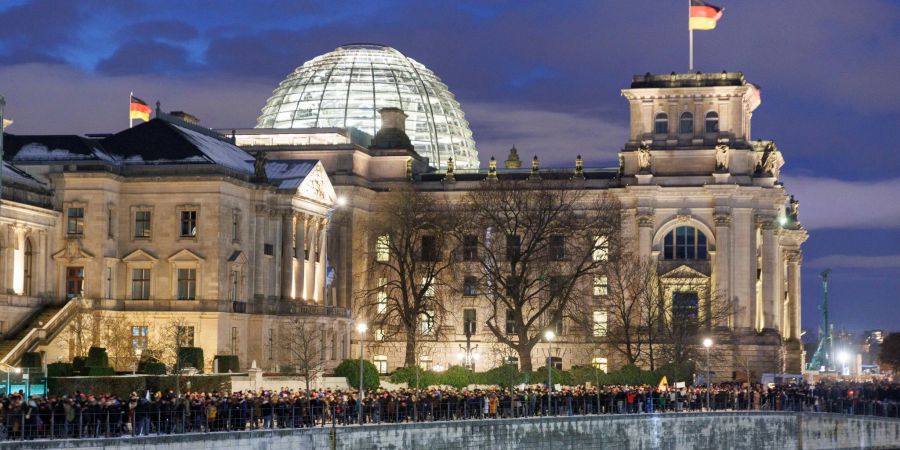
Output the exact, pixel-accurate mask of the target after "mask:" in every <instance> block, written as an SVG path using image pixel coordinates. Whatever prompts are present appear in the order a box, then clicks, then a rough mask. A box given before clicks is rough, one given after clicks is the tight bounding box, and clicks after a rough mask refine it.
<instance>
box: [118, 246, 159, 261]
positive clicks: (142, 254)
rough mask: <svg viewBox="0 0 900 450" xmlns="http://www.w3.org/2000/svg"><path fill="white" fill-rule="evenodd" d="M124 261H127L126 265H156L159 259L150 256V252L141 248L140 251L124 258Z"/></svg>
mask: <svg viewBox="0 0 900 450" xmlns="http://www.w3.org/2000/svg"><path fill="white" fill-rule="evenodd" d="M122 261H125V262H126V263H133V262H152V263H155V262H157V261H159V258H157V257H155V256H153V255H152V254H150V253H149V252H147V251H145V250H143V249H140V248H139V249H137V250H135V251H133V252H131V253H129V254H128V255H127V256H125V257H124V258H122Z"/></svg>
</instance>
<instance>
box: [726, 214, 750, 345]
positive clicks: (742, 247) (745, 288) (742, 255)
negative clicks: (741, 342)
mask: <svg viewBox="0 0 900 450" xmlns="http://www.w3.org/2000/svg"><path fill="white" fill-rule="evenodd" d="M751 217H752V216H751V212H750V211H749V210H747V209H732V211H731V219H732V226H731V229H730V231H731V233H729V234H730V235H731V236H730V237H731V241H732V250H733V251H732V252H731V261H732V263H731V266H732V272H731V273H730V275H731V274H733V276H730V280H729V281H730V283H731V299H732V301H733V302H734V303H735V307H736V308H737V323H736V326H737V328H743V329H746V330H751V329H753V328H754V327H755V324H756V322H755V318H756V289H755V288H756V227H755V224H753V222H752V221H751ZM717 242H718V240H717Z"/></svg>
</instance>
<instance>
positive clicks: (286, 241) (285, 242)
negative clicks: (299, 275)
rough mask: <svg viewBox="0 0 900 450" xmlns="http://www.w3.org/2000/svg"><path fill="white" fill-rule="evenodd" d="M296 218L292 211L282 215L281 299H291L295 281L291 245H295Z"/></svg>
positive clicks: (284, 212)
mask: <svg viewBox="0 0 900 450" xmlns="http://www.w3.org/2000/svg"><path fill="white" fill-rule="evenodd" d="M293 225H294V216H293V214H292V213H291V212H290V211H283V212H282V213H281V298H282V299H289V298H291V294H292V292H291V288H292V287H293V281H294V258H291V254H292V253H293V252H292V251H291V250H292V249H291V244H292V243H293V242H292V241H293V236H291V232H292V231H293Z"/></svg>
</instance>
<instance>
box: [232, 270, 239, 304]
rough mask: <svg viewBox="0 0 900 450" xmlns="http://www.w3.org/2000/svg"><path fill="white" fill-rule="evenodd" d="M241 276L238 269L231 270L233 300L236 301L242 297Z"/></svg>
mask: <svg viewBox="0 0 900 450" xmlns="http://www.w3.org/2000/svg"><path fill="white" fill-rule="evenodd" d="M240 281H241V280H240V277H239V274H238V272H237V271H236V270H232V271H231V301H232V302H236V301H238V299H240V297H241V296H240V295H239V294H240V292H241V289H240V288H241V283H240Z"/></svg>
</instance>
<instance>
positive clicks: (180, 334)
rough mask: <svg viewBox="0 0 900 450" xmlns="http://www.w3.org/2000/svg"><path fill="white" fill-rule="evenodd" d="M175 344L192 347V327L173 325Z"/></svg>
mask: <svg viewBox="0 0 900 450" xmlns="http://www.w3.org/2000/svg"><path fill="white" fill-rule="evenodd" d="M175 341H176V342H175V345H176V346H177V347H193V346H194V327H192V326H189V325H188V326H181V325H179V326H177V327H175Z"/></svg>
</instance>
